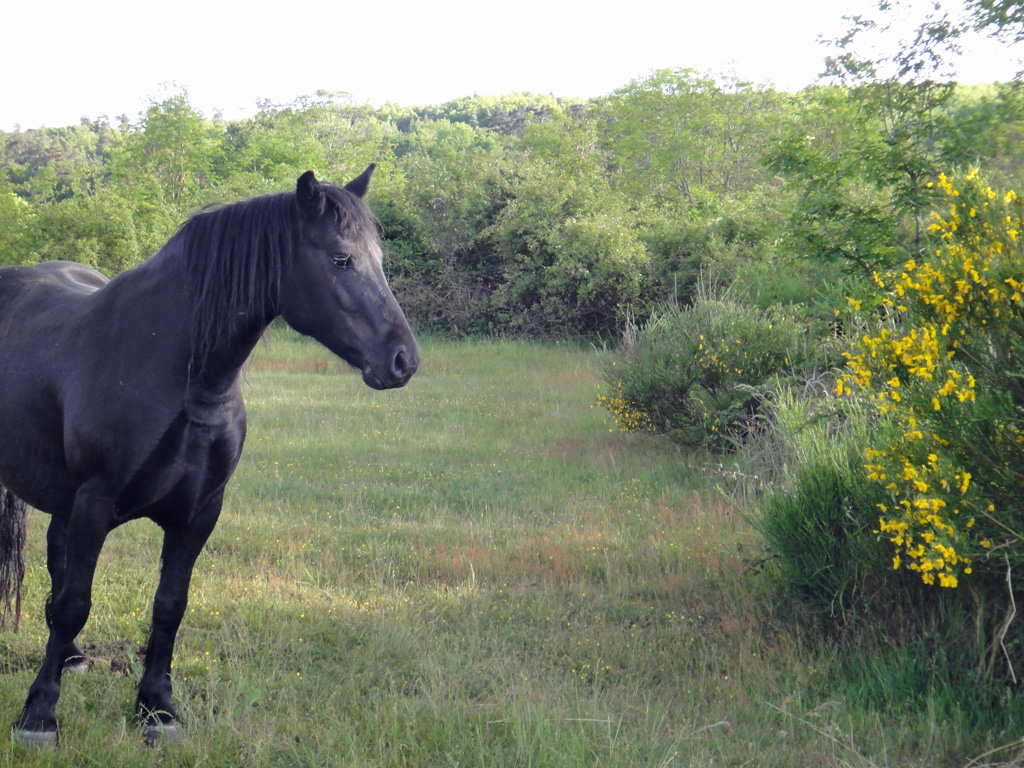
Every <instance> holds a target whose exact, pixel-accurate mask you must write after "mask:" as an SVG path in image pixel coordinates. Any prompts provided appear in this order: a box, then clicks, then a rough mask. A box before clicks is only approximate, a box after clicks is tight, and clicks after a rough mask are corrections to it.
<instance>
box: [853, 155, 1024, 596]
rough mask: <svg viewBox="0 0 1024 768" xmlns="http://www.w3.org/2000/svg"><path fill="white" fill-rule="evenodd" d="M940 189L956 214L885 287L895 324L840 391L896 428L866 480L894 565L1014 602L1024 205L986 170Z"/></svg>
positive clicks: (1023, 518)
mask: <svg viewBox="0 0 1024 768" xmlns="http://www.w3.org/2000/svg"><path fill="white" fill-rule="evenodd" d="M938 186H939V187H940V189H941V190H942V191H943V192H944V193H945V196H946V200H947V202H948V205H949V208H948V214H945V215H939V214H935V215H934V223H933V224H932V226H931V228H930V229H931V231H932V233H933V234H934V235H936V236H937V237H938V242H939V245H938V247H937V248H936V250H935V251H934V255H932V256H929V257H927V258H925V259H922V260H921V263H917V262H915V261H909V262H907V263H906V264H905V265H904V267H903V269H902V270H896V271H895V272H894V273H892V274H887V275H884V276H877V277H876V279H877V282H878V285H879V287H880V288H882V289H883V293H882V294H881V296H880V297H878V299H877V300H875V302H874V303H875V304H877V305H878V308H880V309H881V310H882V311H883V313H884V320H883V321H882V322H880V323H876V324H873V326H871V327H869V328H868V329H867V331H866V332H865V333H864V334H863V335H862V336H861V338H860V339H859V340H858V341H857V342H856V343H855V344H854V345H853V348H852V349H851V350H850V351H849V352H848V353H847V355H846V357H847V366H846V370H845V372H844V374H843V376H842V377H841V378H840V379H839V382H838V384H837V388H836V392H837V394H839V395H842V396H844V397H847V398H857V399H860V400H862V401H865V402H866V403H867V404H868V406H869V407H870V408H872V409H873V410H874V412H875V414H876V417H877V418H878V420H879V423H880V425H884V426H887V427H888V429H880V430H879V431H878V434H877V436H876V439H875V440H874V441H873V442H872V444H871V445H870V447H868V448H867V450H866V452H865V458H866V464H865V471H866V475H867V479H869V480H870V481H872V482H874V483H877V484H878V485H880V486H881V487H883V488H884V489H885V490H886V491H887V496H888V499H887V500H886V502H885V503H880V504H879V511H880V513H881V514H880V520H879V532H880V533H881V534H883V535H884V536H885V537H886V538H887V539H889V541H890V542H891V543H892V544H893V545H894V548H895V557H894V559H893V561H892V562H893V567H894V568H897V569H898V568H909V569H910V570H912V571H914V572H916V573H917V574H918V575H919V576H920V578H921V580H922V581H923V582H924V583H925V584H928V585H936V586H939V587H947V588H953V587H956V586H957V585H958V584H959V583H960V582H961V581H962V580H963V579H964V578H967V577H971V578H973V579H974V580H977V579H979V578H985V579H987V580H988V581H990V582H991V583H992V588H993V589H996V590H999V591H1001V592H1005V586H1004V583H1005V580H1006V577H1007V574H1008V573H1009V572H1011V571H1012V569H1016V568H1019V567H1021V566H1022V565H1024V547H1022V546H1021V545H1022V542H1024V505H1022V504H1021V493H1022V491H1024V474H1022V472H1021V467H1024V298H1022V295H1021V289H1022V287H1024V286H1022V283H1024V247H1022V243H1021V241H1020V235H1019V233H1020V231H1021V229H1022V228H1024V203H1022V201H1021V200H1019V199H1018V198H1017V196H1016V194H1014V193H1013V192H1010V193H1008V194H1006V195H1004V196H998V195H997V194H996V193H995V192H994V191H993V190H991V189H990V188H989V187H987V186H986V185H985V184H984V183H983V182H982V181H981V179H980V178H979V177H978V174H977V172H972V173H969V174H967V176H966V178H965V179H964V181H963V184H962V185H959V186H957V185H954V182H953V179H952V178H947V177H946V176H942V177H941V178H940V180H939V182H938ZM865 301H866V300H865ZM851 303H853V304H854V305H855V306H857V307H860V306H861V304H862V302H861V301H859V300H856V299H851Z"/></svg>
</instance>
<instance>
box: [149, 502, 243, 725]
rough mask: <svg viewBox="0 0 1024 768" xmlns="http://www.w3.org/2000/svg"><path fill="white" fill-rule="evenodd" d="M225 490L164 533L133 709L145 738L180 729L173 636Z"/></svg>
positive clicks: (182, 613) (218, 514) (186, 604)
mask: <svg viewBox="0 0 1024 768" xmlns="http://www.w3.org/2000/svg"><path fill="white" fill-rule="evenodd" d="M222 503H223V492H221V493H219V494H217V496H216V497H215V498H214V499H212V500H211V501H210V502H209V503H208V504H207V505H206V506H205V507H204V508H203V509H202V510H201V511H200V512H199V513H198V514H197V515H196V516H195V518H194V519H193V520H192V522H191V524H190V525H189V526H188V527H187V528H185V529H183V530H181V531H165V533H164V544H163V551H162V552H161V555H160V583H159V585H158V586H157V590H156V597H155V598H154V600H153V627H152V630H151V631H150V635H149V643H148V646H147V648H146V663H145V667H144V668H143V672H142V679H141V680H140V681H139V696H138V699H137V700H136V703H135V711H136V713H137V714H138V717H139V721H140V722H141V724H142V730H143V733H144V735H145V737H146V741H147V742H150V743H152V742H154V741H156V740H158V739H159V738H161V737H162V736H164V735H170V734H172V733H174V732H176V731H177V730H178V729H179V728H180V727H181V722H180V720H179V719H178V714H177V712H176V711H175V709H174V706H173V705H172V703H171V659H172V657H173V654H174V640H175V637H176V636H177V634H178V627H179V626H181V620H182V617H183V616H184V615H185V609H186V608H187V607H188V586H189V582H190V581H191V579H192V569H193V567H194V566H195V563H196V559H197V558H198V557H199V553H200V552H201V551H202V549H203V545H204V544H205V543H206V540H207V539H208V538H209V536H210V533H211V532H212V531H213V528H214V526H215V525H216V524H217V518H218V517H219V516H220V509H221V504H222Z"/></svg>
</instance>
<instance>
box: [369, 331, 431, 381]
mask: <svg viewBox="0 0 1024 768" xmlns="http://www.w3.org/2000/svg"><path fill="white" fill-rule="evenodd" d="M419 366H420V350H419V347H418V346H417V345H416V343H415V342H413V344H412V346H411V347H407V346H406V345H405V344H400V345H399V346H397V347H395V348H394V350H393V351H392V354H391V355H390V357H389V359H388V360H387V362H385V363H384V364H383V365H381V366H379V367H378V366H374V365H366V366H364V367H363V381H364V382H366V385H367V386H369V387H373V388H374V389H397V388H398V387H404V386H405V385H406V384H408V383H409V379H411V378H412V375H413V374H414V373H416V369H417V368H419Z"/></svg>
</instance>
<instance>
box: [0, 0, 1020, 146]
mask: <svg viewBox="0 0 1024 768" xmlns="http://www.w3.org/2000/svg"><path fill="white" fill-rule="evenodd" d="M913 1H914V2H918V0H913ZM922 1H923V0H922ZM12 5H14V7H13V8H10V7H9V8H7V9H5V10H4V12H3V14H2V16H0V130H11V129H12V128H13V127H14V126H15V124H19V125H20V126H21V127H22V128H34V127H38V126H40V125H50V126H60V125H73V124H76V123H78V121H79V119H80V118H81V117H83V116H85V117H90V118H96V117H99V116H100V115H107V116H109V117H110V118H111V119H113V118H115V117H117V116H119V115H122V114H127V115H128V117H129V118H130V119H131V120H133V121H134V120H135V119H137V117H138V114H139V112H141V111H144V110H145V108H146V107H147V106H148V104H149V103H150V102H151V101H153V100H158V101H159V100H160V99H161V98H162V97H163V96H165V95H166V94H167V93H168V92H177V89H179V88H182V87H184V88H185V89H186V90H187V91H188V94H189V100H190V102H191V104H192V105H193V106H194V107H196V108H197V109H199V110H200V111H202V112H203V113H204V114H206V115H207V116H212V115H213V113H214V111H221V112H223V114H224V116H225V117H227V118H229V119H232V118H237V117H241V116H244V115H248V114H253V113H255V111H256V102H257V100H258V99H269V100H271V101H272V102H273V103H277V104H286V103H291V102H292V101H294V100H295V99H296V98H297V97H299V96H303V95H312V94H313V93H314V92H315V91H317V90H321V89H322V90H328V91H346V92H348V93H350V94H352V97H353V98H354V100H355V101H356V102H359V103H363V102H368V103H371V104H382V103H384V102H386V101H392V102H396V103H399V104H403V105H408V106H411V105H421V104H439V103H442V102H445V101H448V100H451V99H454V98H457V97H459V96H470V95H473V94H481V95H501V94H507V93H515V92H519V91H531V92H536V93H553V94H555V95H557V96H568V97H572V96H580V97H593V96H599V95H601V94H604V93H608V92H609V91H612V90H614V89H616V88H619V87H621V86H624V85H626V84H628V83H629V82H630V81H631V80H633V79H634V78H637V77H644V76H646V75H647V74H649V73H650V72H651V71H652V70H654V69H659V68H663V67H691V68H694V69H696V70H698V71H699V72H701V73H705V72H711V73H721V72H732V73H735V74H736V75H738V76H740V77H743V78H746V79H751V80H754V81H757V82H762V83H773V84H775V85H776V86H777V87H779V88H781V89H784V90H798V89H800V88H802V87H804V86H805V85H808V84H810V83H811V82H812V81H813V80H814V79H815V77H816V76H817V74H818V73H819V72H820V71H821V69H822V62H823V60H824V57H825V56H826V55H827V49H826V48H825V47H824V46H822V45H820V44H819V43H818V42H817V39H818V36H819V35H825V36H826V37H829V38H831V37H836V36H838V35H839V34H841V33H842V32H844V31H845V30H846V28H847V24H846V22H844V21H843V19H842V16H843V15H844V13H849V12H851V10H852V11H855V12H868V11H870V9H871V8H872V7H873V5H874V0H775V2H772V1H771V0H720V1H719V2H709V1H708V0H507V1H506V2H504V3H501V4H495V3H494V2H493V0H490V2H489V1H488V0H364V1H363V2H359V3H356V2H351V0H330V1H328V0H297V1H294V2H291V3H287V2H282V0H275V1H274V2H272V3H271V2H268V1H267V0H247V2H245V3H242V2H239V0H235V1H234V2H225V0H170V2H167V1H166V0H165V1H164V2H160V0H157V2H156V3H150V2H139V0H92V1H91V2H83V1H82V0H48V1H47V2H38V3H33V2H19V3H15V4H12ZM976 48H977V50H978V51H979V53H978V54H977V55H975V56H973V57H971V58H969V59H968V60H966V61H964V62H963V64H962V65H961V66H960V68H959V73H960V77H959V79H960V81H961V82H966V83H971V82H991V81H994V80H1008V79H1010V78H1011V77H1012V76H1013V75H1014V73H1015V72H1016V71H1017V69H1018V66H1017V62H1016V61H1015V59H1014V57H1013V56H1009V55H1008V54H1007V52H1006V50H1005V49H1000V46H999V45H998V44H997V43H994V42H992V41H989V40H984V41H983V42H982V43H981V44H980V45H978V46H976ZM172 84H173V85H172Z"/></svg>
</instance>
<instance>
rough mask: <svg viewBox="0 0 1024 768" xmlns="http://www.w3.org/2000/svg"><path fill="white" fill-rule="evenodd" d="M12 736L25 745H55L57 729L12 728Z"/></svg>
mask: <svg viewBox="0 0 1024 768" xmlns="http://www.w3.org/2000/svg"><path fill="white" fill-rule="evenodd" d="M14 738H15V739H16V740H17V741H19V742H21V743H22V744H24V745H25V746H27V747H55V746H57V731H56V730H53V731H29V730H26V729H24V728H15V729H14Z"/></svg>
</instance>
